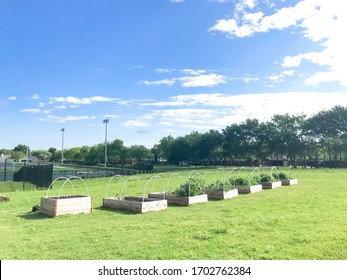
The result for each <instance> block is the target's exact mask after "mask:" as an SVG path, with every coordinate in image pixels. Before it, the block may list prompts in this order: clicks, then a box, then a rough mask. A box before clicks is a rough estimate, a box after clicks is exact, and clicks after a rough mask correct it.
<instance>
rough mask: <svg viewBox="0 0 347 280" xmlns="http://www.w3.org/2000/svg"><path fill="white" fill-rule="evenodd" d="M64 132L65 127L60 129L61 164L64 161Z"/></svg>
mask: <svg viewBox="0 0 347 280" xmlns="http://www.w3.org/2000/svg"><path fill="white" fill-rule="evenodd" d="M64 132H65V128H62V129H61V164H63V163H64Z"/></svg>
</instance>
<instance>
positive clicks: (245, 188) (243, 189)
mask: <svg viewBox="0 0 347 280" xmlns="http://www.w3.org/2000/svg"><path fill="white" fill-rule="evenodd" d="M234 188H235V189H238V191H239V193H242V194H245V193H256V192H260V191H261V190H262V189H263V188H262V185H252V186H240V185H236V186H234Z"/></svg>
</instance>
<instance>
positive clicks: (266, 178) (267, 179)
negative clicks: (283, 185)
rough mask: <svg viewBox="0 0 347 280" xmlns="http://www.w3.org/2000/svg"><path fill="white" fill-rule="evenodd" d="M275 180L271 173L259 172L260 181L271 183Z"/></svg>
mask: <svg viewBox="0 0 347 280" xmlns="http://www.w3.org/2000/svg"><path fill="white" fill-rule="evenodd" d="M275 180H276V178H275V177H274V176H273V175H270V174H265V173H262V174H260V182H261V183H271V182H273V181H275Z"/></svg>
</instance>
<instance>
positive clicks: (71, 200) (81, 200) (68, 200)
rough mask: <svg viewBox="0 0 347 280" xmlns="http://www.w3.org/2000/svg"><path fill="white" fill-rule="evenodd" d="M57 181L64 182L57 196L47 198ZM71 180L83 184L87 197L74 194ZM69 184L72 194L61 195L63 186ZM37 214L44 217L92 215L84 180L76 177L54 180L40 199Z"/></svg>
mask: <svg viewBox="0 0 347 280" xmlns="http://www.w3.org/2000/svg"><path fill="white" fill-rule="evenodd" d="M58 180H64V183H63V184H62V186H61V187H60V191H59V195H56V196H48V193H49V191H50V190H51V188H52V186H53V184H54V183H55V182H56V181H58ZM72 180H78V181H81V182H83V184H84V186H85V188H86V190H87V195H79V194H75V187H74V184H73V182H72ZM67 182H69V183H70V185H71V186H72V188H73V192H74V193H73V194H69V195H62V194H61V192H62V189H63V187H64V186H65V184H66V183H67ZM39 209H40V210H39V212H40V213H41V214H44V215H46V216H50V217H57V216H60V215H66V214H82V213H87V214H88V213H92V197H91V196H89V195H88V188H87V185H86V183H85V182H84V180H83V179H82V178H80V177H77V176H72V177H70V178H66V177H59V178H57V179H55V180H54V181H53V182H52V184H51V185H50V186H49V188H48V190H47V193H46V196H45V197H41V204H40V207H39Z"/></svg>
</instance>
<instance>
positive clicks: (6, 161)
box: [4, 158, 7, 182]
mask: <svg viewBox="0 0 347 280" xmlns="http://www.w3.org/2000/svg"><path fill="white" fill-rule="evenodd" d="M4 171H5V173H4V182H6V173H7V172H6V171H7V158H6V159H5V170H4Z"/></svg>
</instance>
